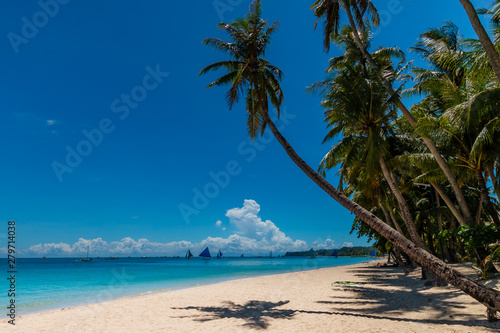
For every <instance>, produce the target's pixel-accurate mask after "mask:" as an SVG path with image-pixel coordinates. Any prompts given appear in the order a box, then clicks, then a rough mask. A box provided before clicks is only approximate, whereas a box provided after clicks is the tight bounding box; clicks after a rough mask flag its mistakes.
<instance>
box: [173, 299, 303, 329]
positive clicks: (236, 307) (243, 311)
mask: <svg viewBox="0 0 500 333" xmlns="http://www.w3.org/2000/svg"><path fill="white" fill-rule="evenodd" d="M289 302H290V301H280V302H265V301H248V302H246V303H245V304H236V303H234V302H231V301H226V302H223V304H225V305H223V306H188V307H185V308H172V309H177V310H198V311H201V312H204V313H206V314H202V315H195V316H193V317H195V318H194V319H193V320H195V321H200V322H205V321H212V320H218V319H223V318H238V319H242V320H245V324H243V326H247V327H250V328H255V329H266V328H268V327H269V321H270V319H271V318H275V319H291V318H292V317H293V316H294V315H295V312H296V311H295V310H286V309H277V308H278V307H280V306H282V305H285V304H287V303H289Z"/></svg>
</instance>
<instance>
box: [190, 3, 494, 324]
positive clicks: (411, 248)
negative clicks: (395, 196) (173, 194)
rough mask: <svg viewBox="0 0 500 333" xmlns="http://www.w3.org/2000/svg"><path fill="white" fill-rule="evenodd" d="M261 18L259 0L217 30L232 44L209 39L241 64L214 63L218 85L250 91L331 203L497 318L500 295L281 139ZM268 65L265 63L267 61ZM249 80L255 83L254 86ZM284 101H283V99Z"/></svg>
mask: <svg viewBox="0 0 500 333" xmlns="http://www.w3.org/2000/svg"><path fill="white" fill-rule="evenodd" d="M261 13H262V10H261V2H260V0H256V1H254V2H252V4H251V5H250V12H249V13H248V14H247V16H246V17H245V18H243V19H239V20H237V21H235V22H234V23H232V24H225V23H221V24H220V25H219V27H222V28H223V29H224V30H225V31H226V32H227V33H228V34H229V36H230V38H231V40H232V41H233V42H234V43H226V42H222V41H218V40H215V39H209V40H212V41H213V43H210V42H208V41H209V40H206V41H207V42H205V43H207V44H209V45H213V46H215V47H216V48H217V49H219V50H221V51H223V52H225V53H228V54H229V55H230V56H231V58H232V59H233V61H237V62H238V63H234V65H230V66H225V65H222V64H221V63H218V64H221V65H216V64H214V65H211V66H209V67H211V68H212V69H218V68H226V69H227V70H228V71H229V73H228V74H226V75H224V76H223V77H226V78H225V79H223V80H221V81H216V82H220V84H224V83H223V82H225V84H231V83H232V87H231V89H232V88H233V87H235V86H236V87H238V89H242V88H241V87H243V88H245V87H246V88H247V89H246V90H244V92H246V93H247V94H249V93H250V94H251V95H250V97H249V96H248V95H247V96H246V98H247V103H246V112H247V115H248V116H249V117H250V116H252V117H253V115H257V116H259V115H260V116H261V123H260V124H261V127H260V130H261V133H262V130H263V129H265V125H268V126H269V128H271V131H272V132H273V134H274V136H275V137H276V139H277V140H278V142H279V143H280V144H281V145H282V147H283V148H284V149H285V151H286V153H287V154H288V156H289V157H290V158H291V159H292V161H293V162H294V163H295V164H296V165H297V166H298V167H299V168H300V169H301V170H302V171H303V172H304V173H305V174H306V175H307V176H308V177H309V178H311V180H313V181H314V182H315V183H316V184H317V185H318V186H319V187H320V188H321V189H323V190H324V191H325V192H326V193H327V194H329V195H330V196H331V197H332V198H333V199H335V200H336V201H337V202H338V203H340V204H341V205H342V206H343V207H345V208H346V209H348V210H349V211H350V212H352V213H353V214H355V215H356V216H357V217H358V218H359V219H360V220H362V221H364V222H365V223H366V224H368V225H369V226H370V227H371V228H373V229H374V230H375V231H377V232H378V233H379V234H381V235H382V236H383V237H385V238H386V239H387V240H388V241H390V242H392V243H393V244H394V245H395V246H397V247H399V248H401V249H404V251H405V252H406V253H407V254H408V255H409V256H410V257H411V258H412V259H413V260H415V261H416V262H417V263H419V264H420V265H422V266H423V267H427V268H429V269H431V270H432V271H433V272H434V273H436V274H437V275H438V276H440V277H441V278H443V279H444V280H446V281H447V282H449V283H451V284H453V285H454V286H456V287H457V288H459V289H461V290H463V291H464V292H466V293H467V294H469V295H470V296H472V297H474V298H475V299H476V300H478V301H479V302H481V303H482V304H484V305H485V306H486V307H487V308H488V313H490V314H491V316H493V315H494V314H495V312H496V311H500V292H498V291H496V290H494V289H491V288H488V287H485V286H483V285H480V284H478V283H477V282H475V281H473V280H472V279H470V278H468V277H466V276H464V275H462V274H461V273H459V272H458V271H456V270H454V269H453V268H451V267H450V266H448V265H446V264H445V263H444V262H443V261H441V260H439V259H438V258H436V257H435V256H433V255H431V254H430V253H428V252H427V251H425V250H423V249H421V248H420V247H418V246H416V245H415V244H414V243H412V242H411V241H409V240H408V239H407V238H406V237H404V236H403V235H402V234H400V233H399V232H398V231H396V230H394V229H393V228H391V227H390V226H389V225H387V224H386V223H385V222H383V221H382V220H380V219H379V218H377V217H376V216H375V215H374V214H372V213H370V212H369V211H368V210H366V209H364V208H363V207H361V206H360V205H358V204H356V203H355V202H353V201H352V200H350V199H349V198H347V197H346V196H345V195H343V194H342V193H340V192H339V191H338V190H337V189H336V188H335V187H333V186H332V185H331V184H330V183H328V182H327V181H326V180H325V179H324V178H323V177H321V175H320V174H318V173H317V172H315V171H314V170H313V169H312V168H311V167H310V166H309V165H308V164H307V163H305V162H304V160H302V158H301V157H300V156H299V155H298V154H297V153H296V152H295V150H294V149H293V148H292V146H291V145H290V144H289V143H288V141H286V139H285V138H284V137H283V136H282V135H281V133H280V132H279V131H278V129H277V128H276V126H275V124H274V123H273V121H272V120H271V117H270V116H269V113H268V100H269V99H271V101H272V103H273V105H274V104H276V105H278V106H279V105H280V102H281V101H282V98H281V99H277V98H276V99H275V98H274V96H277V95H279V92H281V89H280V88H279V82H278V81H277V80H276V79H277V77H276V76H273V77H270V76H266V75H265V74H264V73H266V68H268V67H266V66H257V65H255V64H258V63H261V62H260V61H259V60H260V59H261V58H260V56H262V55H263V54H264V51H265V47H266V46H267V45H269V43H270V34H268V33H267V32H268V24H267V22H266V21H264V20H263V19H261ZM271 27H276V25H272V26H271ZM274 30H275V29H274ZM261 60H263V59H261ZM223 63H224V62H223ZM250 63H251V64H254V66H253V67H252V70H251V71H250V70H246V69H247V66H248V64H250ZM264 63H266V64H267V62H264ZM207 71H208V70H207V68H205V69H204V70H202V71H201V73H200V74H203V73H206V72H207ZM233 72H236V73H237V74H233V76H232V78H231V79H229V78H228V77H227V75H231V73H233ZM223 77H221V78H223ZM250 79H252V80H255V81H252V82H250V81H249V80H250ZM240 82H241V84H240ZM214 85H217V84H214ZM248 87H253V88H254V89H248ZM271 87H272V88H271ZM231 89H230V93H228V95H227V97H228V104H229V106H230V107H231V106H232V105H233V104H234V103H235V102H237V98H238V97H239V94H237V93H234V92H231ZM256 92H257V93H256ZM252 93H253V95H252ZM264 93H266V95H264ZM280 96H281V97H282V95H280ZM257 118H258V117H257ZM248 126H249V131H250V133H252V132H253V128H254V126H253V122H250V123H249V124H248ZM492 318H493V317H492Z"/></svg>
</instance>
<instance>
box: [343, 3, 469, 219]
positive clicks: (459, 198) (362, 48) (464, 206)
mask: <svg viewBox="0 0 500 333" xmlns="http://www.w3.org/2000/svg"><path fill="white" fill-rule="evenodd" d="M344 1H345V2H347V1H346V0H344ZM344 7H345V10H346V14H347V17H348V19H349V23H350V25H351V29H352V32H353V36H354V40H355V42H356V45H357V46H358V48H359V49H360V51H361V52H362V53H363V55H364V57H365V58H366V60H367V61H368V63H369V64H370V66H371V67H372V68H373V69H375V70H376V71H377V72H380V68H379V67H378V65H377V63H376V62H375V61H374V60H373V58H372V56H371V54H370V53H368V50H367V49H366V46H365V45H364V44H363V42H362V41H361V39H360V38H359V33H358V29H357V26H356V23H355V22H354V19H353V17H352V13H351V8H350V4H348V3H345V4H344ZM380 78H381V80H382V83H383V84H384V86H385V87H386V88H387V91H388V92H389V94H390V95H391V96H393V97H394V98H395V101H396V104H397V106H398V108H399V109H400V110H401V112H402V113H403V115H404V116H405V117H406V119H408V121H409V123H410V124H411V125H412V126H413V127H415V125H416V124H417V122H416V120H415V118H414V117H413V116H412V114H411V113H410V111H409V110H408V108H406V106H405V105H404V104H403V102H401V99H399V97H398V96H397V95H396V92H395V91H394V89H393V87H392V83H390V82H389V81H388V80H387V79H385V78H384V77H382V76H381V77H380ZM421 139H422V140H423V141H424V143H425V144H426V146H427V147H428V148H429V150H430V152H431V154H432V155H433V156H434V158H435V159H436V162H437V163H438V165H439V167H440V168H441V170H443V172H444V174H445V176H446V178H447V179H448V182H449V183H450V185H451V187H452V188H453V191H454V192H455V196H456V198H457V201H458V205H459V207H460V210H461V211H462V214H463V216H464V218H465V221H466V222H467V224H472V215H471V212H470V210H469V206H468V205H467V201H466V200H465V196H464V194H463V192H462V189H461V188H460V186H459V185H458V182H457V180H456V178H455V176H454V175H453V173H452V172H451V169H450V167H449V166H448V164H447V163H446V161H445V160H444V158H443V157H442V156H441V154H440V153H439V151H438V150H437V147H436V145H435V144H434V142H432V140H431V139H429V138H427V137H425V136H421Z"/></svg>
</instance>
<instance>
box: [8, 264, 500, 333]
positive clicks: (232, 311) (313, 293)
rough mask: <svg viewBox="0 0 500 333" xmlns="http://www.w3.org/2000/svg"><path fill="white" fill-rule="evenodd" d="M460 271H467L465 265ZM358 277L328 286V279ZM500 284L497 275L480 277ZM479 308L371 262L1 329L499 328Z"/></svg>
mask: <svg viewBox="0 0 500 333" xmlns="http://www.w3.org/2000/svg"><path fill="white" fill-rule="evenodd" d="M459 267H460V269H461V270H462V271H463V272H466V273H467V272H468V273H471V272H470V270H468V269H466V266H465V265H461V266H459ZM336 281H346V282H359V283H360V284H359V285H354V286H342V285H339V286H332V285H331V284H332V282H336ZM486 284H487V285H488V286H491V287H495V288H499V287H500V283H499V281H498V279H497V280H489V281H487V282H486ZM499 330H500V323H498V322H497V323H488V322H487V321H486V316H485V308H484V307H483V306H482V305H480V304H479V303H477V302H476V301H475V300H474V299H472V298H470V297H469V296H467V295H465V294H464V293H462V292H461V291H459V290H457V289H455V288H454V287H439V288H438V287H434V288H430V287H426V286H424V284H423V282H422V281H421V280H420V279H419V272H418V271H416V272H414V273H412V274H411V275H410V276H406V277H405V276H404V275H403V273H402V271H401V269H399V268H379V267H375V263H374V262H371V263H364V264H358V265H352V266H344V267H336V268H326V269H319V270H313V271H306V272H298V273H288V274H280V275H272V276H265V277H257V278H249V279H242V280H235V281H230V282H224V283H219V284H215V285H207V286H201V287H195V288H190V289H184V290H177V291H172V292H164V293H158V294H152V295H147V296H142V297H134V298H126V299H120V300H116V301H112V302H106V303H100V304H95V305H90V306H81V307H75V308H67V309H61V310H57V311H50V312H45V313H38V314H31V315H26V316H20V317H18V318H17V320H16V326H15V327H14V326H12V325H9V324H8V323H7V321H6V320H3V321H1V322H0V331H1V332H26V333H34V332H51V333H52V332H247V331H266V332H353V333H354V332H356V333H358V332H370V333H373V332H398V333H403V332H436V333H438V332H439V333H442V332H498V331H499Z"/></svg>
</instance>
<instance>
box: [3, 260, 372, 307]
mask: <svg viewBox="0 0 500 333" xmlns="http://www.w3.org/2000/svg"><path fill="white" fill-rule="evenodd" d="M367 260H370V259H369V258H366V257H355V258H351V257H339V258H334V257H318V258H316V259H307V258H272V259H271V258H226V259H222V260H217V259H212V260H202V259H199V258H194V259H191V260H186V259H184V258H119V259H118V260H107V259H105V258H94V259H93V260H92V261H90V262H80V261H77V259H75V258H49V259H38V258H37V259H27V258H26V259H23V258H21V259H17V274H16V298H15V300H16V310H17V314H18V315H22V314H26V313H31V312H39V311H44V310H48V309H56V308H63V307H68V306H75V305H81V304H91V303H99V302H103V301H108V300H112V299H117V298H120V297H124V296H131V295H140V294H144V293H149V292H157V291H167V290H173V289H180V288H188V287H191V286H196V285H204V284H212V283H216V282H221V281H228V280H234V279H240V278H247V277H254V276H262V275H269V274H278V273H287V272H297V271H303V270H310V269H317V268H324V267H334V266H344V265H351V264H356V263H361V262H365V261H367ZM0 272H2V275H3V276H2V275H0V277H1V279H0V281H1V282H0V290H4V292H2V293H1V294H0V306H1V307H3V306H4V304H5V306H7V305H8V304H9V301H10V297H8V296H7V290H8V289H9V284H10V283H9V281H8V280H7V277H8V274H7V273H6V272H7V264H6V260H2V262H1V263H0ZM4 277H5V278H4Z"/></svg>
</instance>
